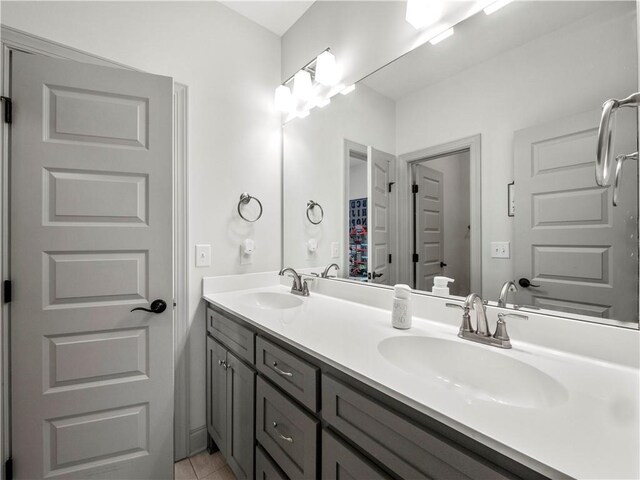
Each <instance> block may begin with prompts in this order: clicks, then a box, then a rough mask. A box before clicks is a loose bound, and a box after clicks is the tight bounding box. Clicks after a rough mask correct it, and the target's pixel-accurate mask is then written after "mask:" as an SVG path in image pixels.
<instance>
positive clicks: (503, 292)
mask: <svg viewBox="0 0 640 480" xmlns="http://www.w3.org/2000/svg"><path fill="white" fill-rule="evenodd" d="M517 291H518V286H517V285H516V283H515V282H514V281H513V280H509V281H508V282H504V285H502V289H500V296H499V297H498V306H499V307H502V308H505V307H506V306H507V296H508V295H509V292H514V293H515V292H517Z"/></svg>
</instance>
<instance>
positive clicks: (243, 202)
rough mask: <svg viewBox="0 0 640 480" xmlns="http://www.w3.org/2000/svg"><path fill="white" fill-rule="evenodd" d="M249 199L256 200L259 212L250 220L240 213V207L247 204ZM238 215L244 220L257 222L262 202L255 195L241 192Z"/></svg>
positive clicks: (260, 214)
mask: <svg viewBox="0 0 640 480" xmlns="http://www.w3.org/2000/svg"><path fill="white" fill-rule="evenodd" d="M251 200H255V201H256V202H258V206H259V207H260V213H258V216H257V217H256V218H254V219H253V220H250V219H248V218H247V217H245V216H244V215H243V214H242V209H241V207H242V206H243V205H248V204H249V202H250V201H251ZM238 215H240V218H242V219H243V220H244V221H246V222H250V223H253V222H257V221H258V220H260V217H261V216H262V202H260V200H258V199H257V198H256V197H252V196H251V195H249V194H248V193H246V192H245V193H243V194H242V195H240V201H239V202H238Z"/></svg>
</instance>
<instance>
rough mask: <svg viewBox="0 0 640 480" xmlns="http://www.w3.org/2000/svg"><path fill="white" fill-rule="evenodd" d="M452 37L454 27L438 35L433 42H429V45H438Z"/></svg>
mask: <svg viewBox="0 0 640 480" xmlns="http://www.w3.org/2000/svg"><path fill="white" fill-rule="evenodd" d="M451 35H453V27H451V28H448V29H446V30H445V31H444V32H442V33H439V34H438V35H436V36H435V37H433V38H432V39H431V40H429V43H430V44H431V45H436V44H438V43H440V42H441V41H443V40H444V39H446V38H449V37H450V36H451Z"/></svg>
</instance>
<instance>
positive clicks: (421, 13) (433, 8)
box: [405, 0, 443, 30]
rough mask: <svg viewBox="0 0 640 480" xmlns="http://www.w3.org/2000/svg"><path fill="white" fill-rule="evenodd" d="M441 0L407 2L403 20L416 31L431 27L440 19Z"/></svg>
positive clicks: (411, 0) (441, 10) (412, 0)
mask: <svg viewBox="0 0 640 480" xmlns="http://www.w3.org/2000/svg"><path fill="white" fill-rule="evenodd" d="M442 13H443V5H442V0H407V13H406V15H405V19H406V20H407V22H409V23H410V24H411V26H413V28H415V29H416V30H421V29H423V28H425V27H428V26H430V25H433V24H434V23H436V22H437V21H438V20H440V18H442Z"/></svg>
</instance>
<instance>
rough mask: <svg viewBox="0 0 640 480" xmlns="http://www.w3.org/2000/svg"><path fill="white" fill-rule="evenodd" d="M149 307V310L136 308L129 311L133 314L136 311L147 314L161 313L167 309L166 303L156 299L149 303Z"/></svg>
mask: <svg viewBox="0 0 640 480" xmlns="http://www.w3.org/2000/svg"><path fill="white" fill-rule="evenodd" d="M150 307H151V308H143V307H138V308H134V309H133V310H131V311H132V312H135V311H136V310H142V311H143V312H149V313H162V312H164V311H165V310H166V309H167V302H165V301H164V300H161V299H157V300H154V301H153V302H151V305H150Z"/></svg>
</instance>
